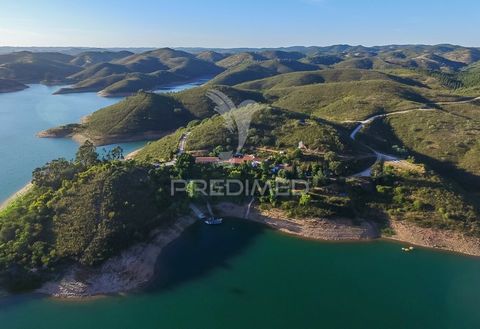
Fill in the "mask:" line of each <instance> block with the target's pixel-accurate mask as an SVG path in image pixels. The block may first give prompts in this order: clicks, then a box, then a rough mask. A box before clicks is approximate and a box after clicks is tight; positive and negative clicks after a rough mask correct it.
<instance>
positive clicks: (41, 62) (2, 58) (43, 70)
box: [0, 51, 81, 83]
mask: <svg viewBox="0 0 480 329" xmlns="http://www.w3.org/2000/svg"><path fill="white" fill-rule="evenodd" d="M72 59H73V57H72V56H69V55H65V54H60V53H32V52H27V51H22V52H18V53H11V54H4V55H0V78H1V79H11V80H17V81H19V82H22V83H39V82H45V83H55V82H62V81H64V80H65V78H66V77H67V76H69V75H72V74H74V73H77V72H78V71H80V70H81V68H80V67H78V66H76V65H73V64H70V61H71V60H72Z"/></svg>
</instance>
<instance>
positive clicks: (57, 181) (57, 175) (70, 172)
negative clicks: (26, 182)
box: [32, 158, 76, 189]
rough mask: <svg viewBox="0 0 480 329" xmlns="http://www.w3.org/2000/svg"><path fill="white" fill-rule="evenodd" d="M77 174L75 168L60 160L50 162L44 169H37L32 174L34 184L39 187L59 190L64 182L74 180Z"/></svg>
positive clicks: (69, 163)
mask: <svg viewBox="0 0 480 329" xmlns="http://www.w3.org/2000/svg"><path fill="white" fill-rule="evenodd" d="M75 174H76V168H75V166H74V165H73V164H72V163H71V162H69V161H67V160H65V159H63V158H60V159H57V160H52V161H50V162H49V163H47V164H46V165H45V166H43V167H40V168H36V169H35V170H34V171H33V173H32V182H33V183H34V184H35V185H37V186H42V187H49V188H52V189H58V188H59V187H60V186H61V185H62V182H63V181H64V180H71V179H73V177H74V176H75Z"/></svg>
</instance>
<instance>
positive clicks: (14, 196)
mask: <svg viewBox="0 0 480 329" xmlns="http://www.w3.org/2000/svg"><path fill="white" fill-rule="evenodd" d="M32 187H33V185H32V183H28V184H27V185H25V186H24V187H22V188H21V189H20V190H18V191H17V192H15V193H14V194H12V195H11V196H10V197H8V198H7V199H6V200H5V201H3V202H2V203H0V211H1V210H3V209H5V208H6V207H7V206H8V205H9V204H10V203H11V202H13V201H14V200H15V199H17V198H19V197H21V196H22V195H24V194H25V193H27V192H28V191H30V189H31V188H32Z"/></svg>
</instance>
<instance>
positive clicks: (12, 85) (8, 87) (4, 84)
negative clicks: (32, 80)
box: [0, 79, 28, 93]
mask: <svg viewBox="0 0 480 329" xmlns="http://www.w3.org/2000/svg"><path fill="white" fill-rule="evenodd" d="M26 88H28V86H26V85H24V84H23V83H20V82H17V81H14V80H7V79H0V93H8V92H12V91H20V90H23V89H26Z"/></svg>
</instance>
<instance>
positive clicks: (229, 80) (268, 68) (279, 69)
mask: <svg viewBox="0 0 480 329" xmlns="http://www.w3.org/2000/svg"><path fill="white" fill-rule="evenodd" d="M313 70H318V66H316V65H312V64H306V63H302V62H299V61H296V60H265V61H260V62H255V63H251V64H249V63H245V64H243V65H239V66H234V67H231V68H230V69H228V70H227V71H225V72H223V73H221V74H219V75H218V76H216V77H215V78H214V79H212V81H211V83H212V84H219V85H230V86H231V85H236V84H239V83H242V82H246V81H252V80H257V79H262V78H266V77H271V76H274V75H277V74H282V73H289V72H295V71H313Z"/></svg>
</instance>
